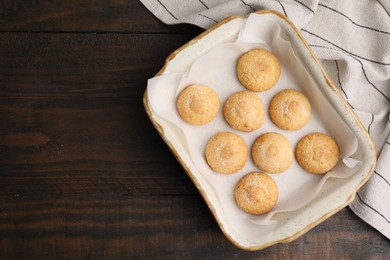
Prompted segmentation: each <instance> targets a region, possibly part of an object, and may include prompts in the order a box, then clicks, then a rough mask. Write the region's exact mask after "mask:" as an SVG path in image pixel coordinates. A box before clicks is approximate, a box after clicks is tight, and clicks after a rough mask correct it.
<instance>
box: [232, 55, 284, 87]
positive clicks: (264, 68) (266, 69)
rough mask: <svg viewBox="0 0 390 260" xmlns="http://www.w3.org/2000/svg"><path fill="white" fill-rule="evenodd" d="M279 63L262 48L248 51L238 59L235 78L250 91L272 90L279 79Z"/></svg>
mask: <svg viewBox="0 0 390 260" xmlns="http://www.w3.org/2000/svg"><path fill="white" fill-rule="evenodd" d="M280 71H281V69H280V63H279V60H278V58H276V56H275V55H274V54H273V53H272V52H270V51H268V50H266V49H262V48H258V49H253V50H250V51H248V52H246V53H244V54H243V55H241V57H240V58H239V59H238V62H237V78H238V80H239V81H240V82H241V84H242V85H243V86H244V87H246V88H247V89H249V90H252V91H265V90H268V89H270V88H272V87H273V86H274V85H275V84H276V82H277V81H278V80H279V78H280Z"/></svg>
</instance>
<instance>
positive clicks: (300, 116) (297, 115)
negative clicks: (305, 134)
mask: <svg viewBox="0 0 390 260" xmlns="http://www.w3.org/2000/svg"><path fill="white" fill-rule="evenodd" d="M310 112H311V108H310V103H309V101H308V100H307V98H306V97H305V95H303V94H302V93H301V92H299V91H297V90H294V89H285V90H282V91H280V92H279V93H278V94H276V95H275V96H274V97H273V98H272V100H271V103H270V105H269V116H270V118H271V120H272V122H273V123H274V124H275V125H276V126H278V127H279V128H281V129H284V130H298V129H301V128H302V127H303V126H304V125H305V124H306V123H307V121H309V118H310Z"/></svg>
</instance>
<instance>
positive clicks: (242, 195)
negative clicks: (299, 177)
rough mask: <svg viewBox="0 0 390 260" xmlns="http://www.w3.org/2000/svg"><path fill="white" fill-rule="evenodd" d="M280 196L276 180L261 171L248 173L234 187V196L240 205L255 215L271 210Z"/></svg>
mask: <svg viewBox="0 0 390 260" xmlns="http://www.w3.org/2000/svg"><path fill="white" fill-rule="evenodd" d="M278 196H279V192H278V187H277V185H276V183H275V181H274V180H273V179H272V178H271V177H270V176H268V175H267V174H265V173H261V172H251V173H248V174H247V175H245V176H244V177H242V178H241V179H240V180H239V181H238V183H237V185H236V187H235V189H234V198H235V199H236V203H237V205H238V207H240V208H241V209H242V210H243V211H245V212H247V213H249V214H254V215H258V214H264V213H267V212H269V211H271V210H272V209H273V207H274V206H275V204H276V202H277V200H278Z"/></svg>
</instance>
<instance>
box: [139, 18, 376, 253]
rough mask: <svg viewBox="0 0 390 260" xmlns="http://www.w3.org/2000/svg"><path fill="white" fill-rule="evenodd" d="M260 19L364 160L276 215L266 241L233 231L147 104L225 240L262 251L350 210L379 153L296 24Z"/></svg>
mask: <svg viewBox="0 0 390 260" xmlns="http://www.w3.org/2000/svg"><path fill="white" fill-rule="evenodd" d="M258 14H259V15H262V16H271V17H272V19H273V20H274V21H276V22H277V23H278V25H279V26H280V28H281V33H280V34H281V36H282V37H283V38H284V39H285V40H287V41H289V42H290V44H291V46H292V49H293V51H294V53H295V55H296V57H297V58H298V59H299V60H300V62H301V63H302V64H303V65H304V67H305V69H306V71H307V72H308V74H309V75H310V77H311V78H312V80H313V81H314V82H315V85H316V87H317V88H318V89H319V90H320V91H321V93H322V95H323V96H324V97H325V98H326V100H327V101H328V102H329V103H330V104H331V105H332V107H333V108H334V109H335V110H336V112H337V114H338V115H339V117H340V118H341V119H342V120H343V121H344V122H345V124H346V125H347V126H348V127H349V129H350V130H351V131H352V132H353V134H354V136H355V137H356V140H357V151H356V152H355V154H354V156H353V157H354V159H357V160H359V161H361V162H362V165H361V167H360V168H359V169H358V170H357V171H356V172H355V173H353V174H352V175H351V176H350V177H348V178H342V179H333V178H332V179H328V180H326V182H325V183H324V185H323V186H322V189H321V191H320V192H319V193H318V195H317V196H316V197H315V198H314V199H313V200H311V201H310V202H309V203H307V204H306V205H305V206H303V207H301V208H299V209H297V210H293V211H289V212H284V213H276V215H274V216H273V220H275V221H276V223H277V224H276V227H274V230H273V232H272V234H271V235H270V236H267V238H265V239H261V240H254V239H253V236H252V239H250V236H249V234H248V236H246V235H245V232H244V233H242V232H241V233H238V232H236V231H235V230H237V229H235V228H234V223H231V221H228V218H227V217H226V214H224V210H223V207H222V205H221V203H220V200H219V199H218V196H217V194H215V191H214V190H212V189H210V187H209V185H207V180H206V179H205V178H204V176H203V175H202V174H200V173H199V170H198V169H197V166H196V165H194V162H193V160H191V157H190V156H189V155H188V154H187V153H186V152H185V147H184V144H183V143H184V142H183V139H182V136H181V135H180V133H179V131H178V129H177V127H176V126H175V125H173V124H172V123H171V122H169V121H167V120H164V119H163V118H161V117H160V116H159V115H158V113H155V111H154V110H153V109H151V107H150V102H149V96H148V92H147V91H146V92H145V96H144V105H145V109H146V111H147V113H148V115H149V117H150V119H151V121H152V123H153V124H154V126H155V127H156V129H157V130H158V132H159V133H160V135H161V137H162V138H163V139H164V141H165V142H166V143H167V145H168V146H169V147H170V148H171V150H172V152H173V153H174V155H175V156H176V157H177V159H178V160H179V162H180V163H181V164H182V166H183V167H184V169H185V170H186V172H187V174H188V176H189V177H190V178H191V179H192V181H193V182H194V184H195V185H196V187H197V188H198V190H199V191H200V193H201V194H202V196H203V198H204V199H205V201H206V203H207V205H208V206H209V208H210V210H211V212H212V213H213V215H214V217H215V219H216V220H217V222H218V224H219V226H220V227H221V229H222V231H223V232H224V234H225V235H226V237H227V238H228V239H229V240H230V241H231V242H232V243H234V244H235V245H236V246H238V247H240V248H243V249H246V250H259V249H262V248H264V247H267V246H270V245H272V244H275V243H279V242H289V241H291V240H293V239H295V238H297V237H299V236H300V235H302V234H304V233H305V232H307V231H308V230H310V229H311V228H312V227H314V226H316V225H317V224H319V223H320V222H322V221H323V220H325V219H326V218H328V217H329V216H331V215H333V214H334V213H336V212H337V211H339V210H340V209H342V208H343V207H345V206H346V205H348V203H349V202H351V201H352V200H353V198H354V195H355V193H356V191H357V190H358V189H359V188H360V187H361V186H362V185H363V184H364V183H365V182H366V181H367V180H368V178H369V176H370V175H371V174H372V172H373V169H374V167H375V163H376V154H375V150H374V148H373V145H372V142H371V140H370V138H369V136H368V134H367V133H366V131H365V130H364V128H363V127H362V125H361V123H360V122H359V120H358V119H357V117H356V116H355V115H354V114H353V112H352V111H351V110H350V108H349V106H348V105H347V104H346V102H345V101H344V100H343V98H342V97H341V95H340V94H339V92H338V91H337V89H336V87H335V86H334V85H333V83H332V82H331V81H330V80H329V78H328V77H327V75H326V73H325V72H324V70H323V68H322V67H321V65H320V64H319V62H318V60H317V59H316V57H315V56H314V54H313V52H312V51H311V49H310V48H309V47H308V45H307V44H306V42H305V41H304V39H303V38H302V36H301V35H300V34H299V32H298V31H297V29H296V28H295V27H294V25H293V24H292V23H291V22H290V21H289V20H288V19H287V18H286V17H284V16H282V15H281V14H279V13H276V12H273V11H261V12H258ZM246 19H247V18H246V17H231V18H228V19H226V20H225V21H223V22H221V23H220V24H218V25H216V26H214V27H213V28H211V29H210V30H208V31H206V32H205V33H203V34H201V35H200V36H198V37H197V38H195V39H194V40H192V41H190V42H189V43H187V44H186V45H184V46H183V47H181V48H180V49H178V50H176V51H175V52H174V53H173V54H171V55H170V56H169V57H168V59H167V61H166V63H165V65H164V67H163V68H162V69H161V71H160V72H159V73H158V74H157V75H164V74H169V73H171V74H177V73H179V74H180V73H185V72H186V71H188V70H189V68H190V67H191V65H192V64H193V63H194V61H195V60H197V59H198V58H199V57H201V56H203V55H204V54H206V53H207V52H208V51H210V50H211V49H212V48H213V47H215V46H217V45H218V44H221V43H229V42H234V41H235V40H236V39H237V36H238V34H239V31H240V29H241V28H242V27H243V25H244V23H245V21H246ZM163 87H165V86H163ZM167 87H169V86H167ZM157 112H158V111H157Z"/></svg>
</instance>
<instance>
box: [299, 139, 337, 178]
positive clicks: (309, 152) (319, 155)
mask: <svg viewBox="0 0 390 260" xmlns="http://www.w3.org/2000/svg"><path fill="white" fill-rule="evenodd" d="M339 154H340V152H339V147H338V145H337V143H336V141H335V140H334V139H333V138H331V137H329V136H327V135H325V134H322V133H311V134H308V135H306V136H304V137H303V138H302V139H301V140H299V142H298V144H297V146H296V148H295V157H296V159H297V161H298V163H299V165H300V166H301V167H302V168H303V169H304V170H306V171H308V172H310V173H314V174H324V173H326V172H328V171H330V170H331V169H332V168H333V167H335V166H336V164H337V161H338V160H339Z"/></svg>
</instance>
